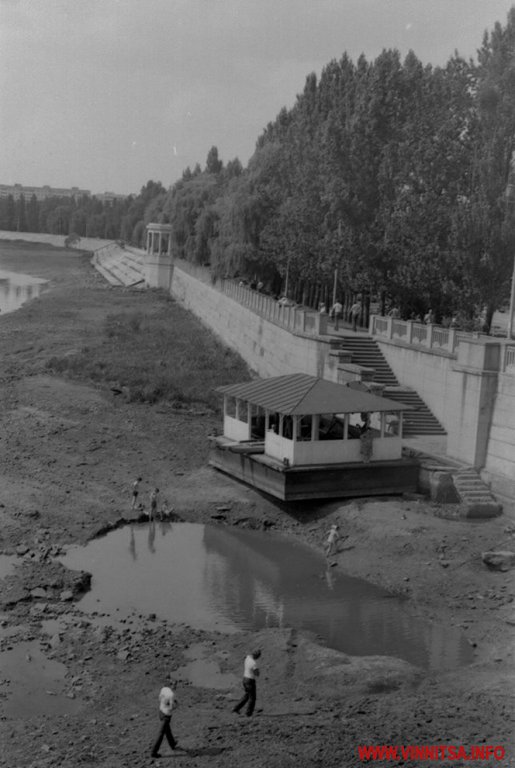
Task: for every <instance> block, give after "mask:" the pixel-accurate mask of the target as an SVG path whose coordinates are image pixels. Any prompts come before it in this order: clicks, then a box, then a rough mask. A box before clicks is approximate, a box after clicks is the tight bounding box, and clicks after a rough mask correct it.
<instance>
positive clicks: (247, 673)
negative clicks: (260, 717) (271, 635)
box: [233, 651, 261, 717]
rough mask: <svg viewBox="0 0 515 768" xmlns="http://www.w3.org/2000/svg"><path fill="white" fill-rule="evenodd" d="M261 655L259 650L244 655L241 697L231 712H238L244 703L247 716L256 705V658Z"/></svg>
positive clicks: (257, 671) (249, 715) (257, 674)
mask: <svg viewBox="0 0 515 768" xmlns="http://www.w3.org/2000/svg"><path fill="white" fill-rule="evenodd" d="M260 656H261V651H253V652H252V653H249V655H248V656H246V657H245V662H244V665H243V690H244V691H245V693H244V695H243V698H242V699H241V700H240V701H239V702H238V703H237V704H236V706H235V707H234V709H233V712H236V713H237V714H239V713H240V709H242V708H243V707H244V706H245V704H246V705H247V712H246V714H247V717H251V716H252V713H253V712H254V707H255V706H256V678H257V677H259V669H258V665H257V660H258V659H259V657H260Z"/></svg>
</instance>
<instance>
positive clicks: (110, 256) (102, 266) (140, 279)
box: [93, 243, 144, 286]
mask: <svg viewBox="0 0 515 768" xmlns="http://www.w3.org/2000/svg"><path fill="white" fill-rule="evenodd" d="M93 264H94V266H95V267H96V269H97V270H98V271H99V272H100V274H101V275H102V276H103V277H104V278H105V279H106V280H107V281H108V282H109V283H110V284H111V285H124V286H131V285H132V286H135V285H142V286H143V283H144V252H143V251H138V250H137V249H136V248H127V247H125V248H121V247H120V246H119V245H117V244H116V243H113V244H112V245H109V246H104V247H103V248H100V249H99V250H98V251H96V252H95V254H94V256H93Z"/></svg>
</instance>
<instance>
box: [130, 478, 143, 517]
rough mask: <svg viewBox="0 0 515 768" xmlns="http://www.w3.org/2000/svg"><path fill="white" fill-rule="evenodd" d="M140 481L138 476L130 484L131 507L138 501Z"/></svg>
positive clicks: (134, 507)
mask: <svg viewBox="0 0 515 768" xmlns="http://www.w3.org/2000/svg"><path fill="white" fill-rule="evenodd" d="M140 483H141V477H138V478H137V479H136V480H135V481H134V482H133V484H132V505H131V509H136V505H137V503H138V493H139V484H140Z"/></svg>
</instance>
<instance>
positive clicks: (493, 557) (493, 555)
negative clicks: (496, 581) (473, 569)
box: [481, 550, 515, 571]
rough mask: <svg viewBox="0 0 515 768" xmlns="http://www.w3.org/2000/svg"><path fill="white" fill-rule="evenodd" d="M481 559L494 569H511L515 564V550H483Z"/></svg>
mask: <svg viewBox="0 0 515 768" xmlns="http://www.w3.org/2000/svg"><path fill="white" fill-rule="evenodd" d="M481 559H482V560H483V562H484V563H485V565H487V566H488V568H491V570H493V571H509V570H510V568H513V566H515V552H510V551H509V550H505V551H503V550H499V551H497V552H483V553H482V555H481Z"/></svg>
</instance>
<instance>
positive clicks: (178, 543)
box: [61, 522, 473, 670]
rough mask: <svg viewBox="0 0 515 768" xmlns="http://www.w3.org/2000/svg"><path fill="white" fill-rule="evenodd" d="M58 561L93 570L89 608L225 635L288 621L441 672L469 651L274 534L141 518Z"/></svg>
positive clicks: (341, 645)
mask: <svg viewBox="0 0 515 768" xmlns="http://www.w3.org/2000/svg"><path fill="white" fill-rule="evenodd" d="M61 559H62V562H63V563H64V564H65V565H66V566H68V567H69V568H73V569H83V570H88V571H90V572H91V573H92V574H93V579H92V588H91V591H90V592H89V593H88V594H87V595H85V597H84V598H83V599H82V600H81V602H80V607H81V608H82V610H84V611H86V612H90V613H93V612H105V611H107V612H109V613H111V614H113V615H114V616H116V618H120V617H121V616H127V617H128V616H130V615H131V613H134V612H135V611H136V612H139V613H142V614H146V615H148V614H151V613H155V614H156V615H157V616H158V617H160V618H164V619H167V620H169V621H171V622H173V623H176V624H178V623H185V624H188V625H189V626H191V627H194V628H197V629H206V630H210V629H216V630H219V631H222V632H235V631H238V630H242V629H244V630H250V629H261V628H264V627H282V628H285V627H294V628H296V629H304V630H309V631H312V632H315V633H316V634H317V635H318V636H319V637H320V638H321V639H322V640H323V642H325V643H326V644H327V645H328V646H329V647H331V648H335V649H337V650H340V651H343V652H344V653H348V654H351V655H357V656H374V655H381V656H396V657H399V658H402V659H405V660H406V661H409V662H411V663H413V664H417V665H419V666H424V667H429V668H432V669H440V670H441V669H452V668H454V667H457V666H460V665H463V664H467V663H469V662H470V661H472V658H473V653H472V649H471V647H470V645H469V643H468V642H467V640H466V638H465V637H464V635H463V633H462V632H460V631H458V630H457V629H455V628H453V627H448V626H445V625H441V624H436V623H434V622H429V621H422V620H420V619H418V618H415V617H414V616H413V615H411V614H410V612H409V611H408V610H407V608H406V606H405V605H403V604H402V602H401V601H400V600H398V599H396V598H392V597H391V596H390V595H388V593H386V592H385V591H384V590H381V589H379V588H378V587H375V586H373V585H371V584H369V583H368V582H366V581H363V580H361V579H353V578H350V577H346V576H343V575H341V574H337V573H335V571H334V569H332V568H328V567H327V564H326V560H325V558H324V557H323V556H322V555H319V554H318V553H316V552H314V551H313V550H312V549H311V548H310V547H308V546H306V545H304V544H301V543H298V542H292V541H291V540H289V539H287V538H286V537H283V536H280V535H277V534H271V533H263V532H256V531H244V530H237V529H231V528H228V527H227V528H226V527H221V526H215V525H197V524H193V523H159V522H158V523H153V524H151V523H145V524H142V525H132V526H128V527H126V528H121V529H118V530H116V531H113V532H111V533H109V534H108V535H107V536H105V537H103V538H100V539H96V540H95V541H92V542H90V543H89V544H88V545H87V546H86V547H83V548H75V549H70V550H69V552H68V554H67V555H66V556H65V557H64V558H61Z"/></svg>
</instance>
